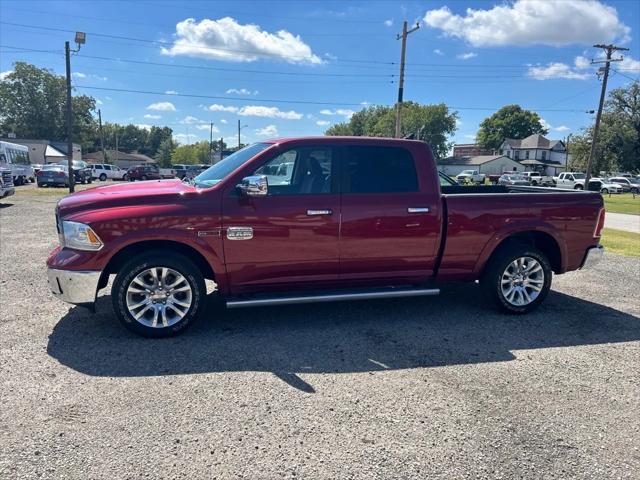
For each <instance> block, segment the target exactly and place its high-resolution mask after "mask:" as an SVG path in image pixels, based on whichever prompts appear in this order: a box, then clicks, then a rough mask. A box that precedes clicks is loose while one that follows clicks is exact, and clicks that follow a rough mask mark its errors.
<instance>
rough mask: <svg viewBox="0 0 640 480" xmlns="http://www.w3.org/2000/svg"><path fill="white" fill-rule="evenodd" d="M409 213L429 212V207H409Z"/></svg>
mask: <svg viewBox="0 0 640 480" xmlns="http://www.w3.org/2000/svg"><path fill="white" fill-rule="evenodd" d="M407 213H429V207H409V208H407Z"/></svg>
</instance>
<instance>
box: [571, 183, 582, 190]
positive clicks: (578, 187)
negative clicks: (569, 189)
mask: <svg viewBox="0 0 640 480" xmlns="http://www.w3.org/2000/svg"><path fill="white" fill-rule="evenodd" d="M573 189H574V190H584V187H583V186H582V185H580V184H578V185H576V186H574V187H573Z"/></svg>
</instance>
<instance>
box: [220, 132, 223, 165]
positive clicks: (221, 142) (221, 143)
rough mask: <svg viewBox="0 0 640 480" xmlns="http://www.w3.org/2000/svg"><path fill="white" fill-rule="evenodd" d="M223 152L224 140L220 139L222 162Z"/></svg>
mask: <svg viewBox="0 0 640 480" xmlns="http://www.w3.org/2000/svg"><path fill="white" fill-rule="evenodd" d="M222 150H224V140H223V139H222V137H221V138H220V160H222Z"/></svg>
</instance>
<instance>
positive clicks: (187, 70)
mask: <svg viewBox="0 0 640 480" xmlns="http://www.w3.org/2000/svg"><path fill="white" fill-rule="evenodd" d="M403 20H407V21H409V22H410V23H411V24H415V23H416V22H419V23H420V29H419V30H418V31H416V32H415V33H412V34H411V35H410V37H409V40H408V49H407V70H406V72H407V73H406V74H407V77H406V84H405V100H413V101H417V102H420V103H440V102H445V103H446V104H448V105H449V106H450V107H451V108H452V109H453V110H457V111H458V112H459V114H460V123H459V128H458V131H457V133H456V135H455V137H454V140H455V141H457V142H460V143H468V142H470V141H472V140H473V137H474V135H475V132H476V130H477V127H478V124H479V123H480V122H481V121H482V119H483V118H485V117H486V116H488V115H490V114H491V113H492V111H494V110H496V109H498V108H500V107H501V106H503V105H505V104H510V103H519V104H521V105H522V106H524V107H526V108H531V109H534V110H536V111H538V113H539V114H540V116H541V117H542V118H543V119H544V121H545V122H546V123H547V124H548V125H549V126H550V128H551V132H550V134H549V137H551V138H562V137H565V136H566V135H567V134H568V133H571V132H576V131H578V130H579V129H580V128H581V127H584V126H586V125H588V124H589V123H590V122H592V115H589V114H587V113H585V110H591V109H595V108H596V107H597V102H598V96H599V91H600V87H599V85H600V84H599V81H598V79H597V77H596V75H595V69H596V68H597V67H594V66H592V65H591V64H590V61H591V60H592V59H594V58H596V59H597V56H598V54H599V51H598V50H597V49H594V48H593V47H592V45H593V44H594V43H605V42H606V43H608V42H615V43H616V44H618V45H622V46H624V47H627V48H629V49H630V51H629V52H625V54H624V55H625V61H624V62H621V63H618V64H615V65H614V68H616V69H617V70H618V72H613V74H612V76H611V78H610V88H615V87H618V86H621V85H625V84H628V83H629V82H630V81H631V79H632V78H639V77H640V61H639V59H640V35H639V32H638V30H639V29H640V2H637V1H608V2H604V1H596V0H590V1H580V0H561V1H557V2H552V1H550V0H519V1H515V2H493V1H489V2H487V1H451V0H443V1H409V2H402V1H384V0H382V1H374V0H369V1H366V2H360V1H354V2H347V1H327V0H325V1H319V0H318V1H293V0H291V1H255V0H246V1H243V0H235V1H228V2H226V1H215V2H205V1H183V2H179V1H170V0H166V1H165V0H155V1H151V0H138V1H136V2H130V1H129V2H128V1H117V0H111V1H70V0H68V1H55V0H51V1H26V0H19V1H11V0H8V1H5V0H2V1H0V22H2V23H0V45H1V47H0V75H2V74H3V72H8V71H10V70H11V66H12V64H13V62H14V61H16V60H24V61H28V62H31V63H34V64H36V65H39V66H43V67H48V68H51V69H52V70H54V71H55V72H57V73H60V74H62V73H63V72H64V58H63V56H62V49H63V45H64V41H65V40H73V33H71V31H75V30H80V31H85V32H87V43H86V45H84V46H83V47H82V50H81V51H80V53H79V55H76V56H74V57H73V58H72V70H73V72H74V78H73V81H74V84H75V85H76V86H77V87H78V89H77V92H79V93H86V94H89V95H92V96H94V97H95V98H97V99H99V108H100V109H101V110H102V117H103V120H104V121H112V122H119V123H134V124H139V125H169V126H170V127H171V128H173V130H174V133H175V135H176V138H177V139H178V140H179V141H180V142H181V143H187V142H193V141H197V140H200V139H208V137H209V122H213V123H214V124H215V128H216V133H215V134H214V136H215V137H217V138H220V137H224V138H225V140H227V142H229V143H235V142H236V137H235V135H236V128H237V120H238V119H240V120H241V124H242V125H246V127H244V128H243V130H242V135H243V138H242V140H243V142H247V141H257V140H260V139H263V138H268V137H274V136H295V135H316V134H322V133H323V132H324V130H325V129H326V128H327V126H328V125H331V124H332V123H335V122H339V121H342V120H344V119H346V118H348V116H349V114H350V113H351V112H353V111H357V110H359V109H360V108H362V105H367V104H386V105H391V104H393V102H394V101H395V99H396V97H397V83H395V82H396V81H397V75H398V66H397V63H398V59H399V52H400V42H399V41H397V40H396V38H395V35H396V33H398V32H399V31H400V30H401V28H402V21H403ZM60 30H61V31H60ZM27 50H39V51H27ZM92 57H93V58H92ZM187 66H189V67H187ZM630 78H631V79H630ZM89 87H91V88H89ZM105 89H110V90H105ZM120 90H134V91H137V92H138V93H132V92H124V91H120ZM139 92H151V93H139ZM165 92H169V93H167V94H165ZM176 92H177V93H178V95H176V94H175V93H176ZM184 95H188V96H184ZM214 97H217V98H214ZM269 100H274V101H269ZM285 100H286V101H288V102H285Z"/></svg>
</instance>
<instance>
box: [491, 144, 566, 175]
mask: <svg viewBox="0 0 640 480" xmlns="http://www.w3.org/2000/svg"><path fill="white" fill-rule="evenodd" d="M500 154H501V155H506V156H507V157H509V158H512V159H513V160H516V161H518V162H521V163H522V164H523V165H525V166H526V167H527V170H535V171H540V172H542V173H546V174H547V175H555V174H556V173H558V172H559V171H560V172H561V171H564V170H565V169H566V165H567V162H568V160H570V159H571V156H570V155H567V147H566V145H565V143H564V142H563V141H562V140H549V139H547V138H545V137H544V136H542V135H540V134H534V135H529V136H528V137H527V138H523V139H522V140H516V139H513V138H506V139H505V140H504V142H502V145H500Z"/></svg>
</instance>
